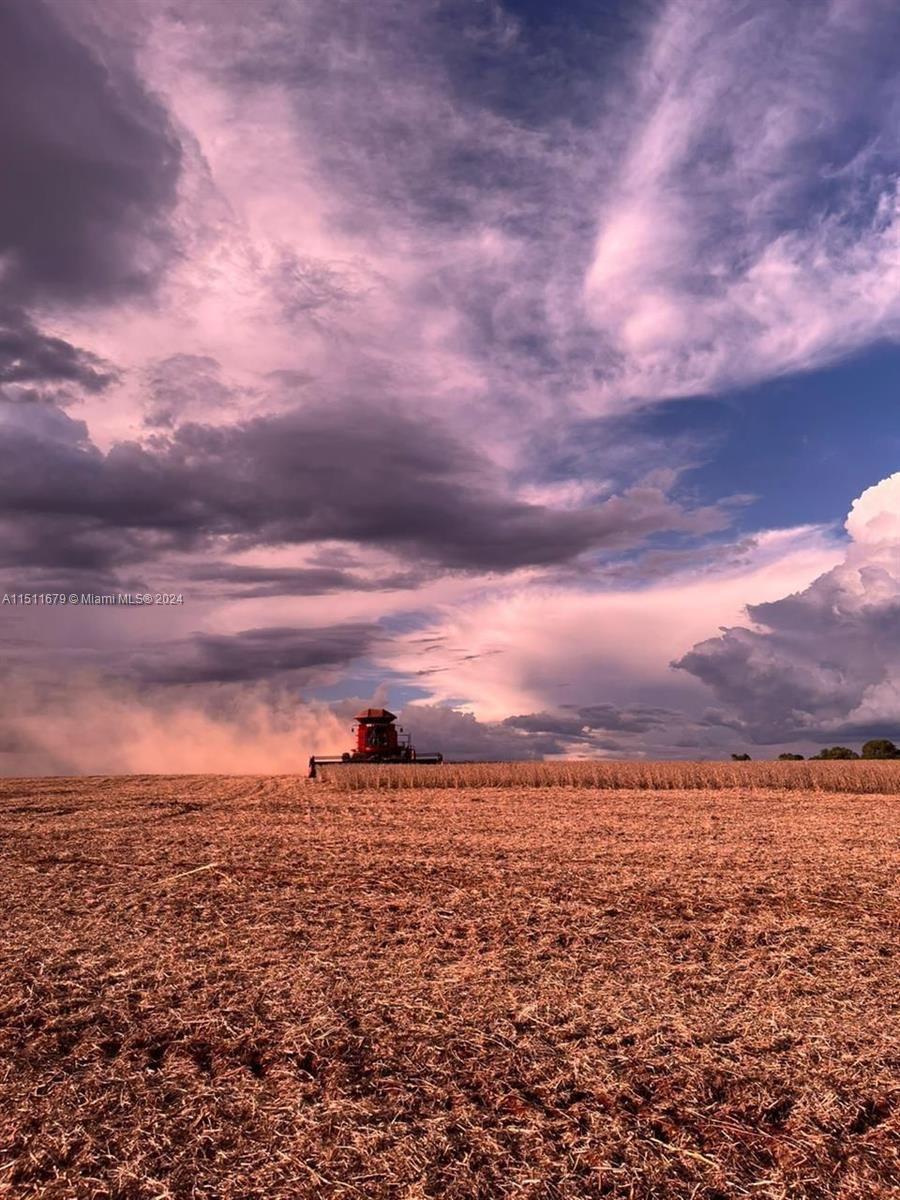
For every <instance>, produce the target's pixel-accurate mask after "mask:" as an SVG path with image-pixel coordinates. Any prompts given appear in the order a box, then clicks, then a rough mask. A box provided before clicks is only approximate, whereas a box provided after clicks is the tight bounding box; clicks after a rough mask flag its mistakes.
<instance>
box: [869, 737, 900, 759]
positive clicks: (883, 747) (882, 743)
mask: <svg viewBox="0 0 900 1200" xmlns="http://www.w3.org/2000/svg"><path fill="white" fill-rule="evenodd" d="M862 756H863V758H900V750H898V749H897V747H896V746H895V745H894V743H893V742H891V741H888V739H887V738H872V739H871V740H870V741H868V742H866V744H865V745H864V746H863V748H862Z"/></svg>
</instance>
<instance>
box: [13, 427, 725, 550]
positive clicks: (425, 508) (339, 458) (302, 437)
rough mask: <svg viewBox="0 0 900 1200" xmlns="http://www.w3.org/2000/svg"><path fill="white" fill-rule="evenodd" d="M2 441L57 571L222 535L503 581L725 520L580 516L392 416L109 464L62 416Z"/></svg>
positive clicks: (18, 492) (584, 512)
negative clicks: (363, 549)
mask: <svg viewBox="0 0 900 1200" xmlns="http://www.w3.org/2000/svg"><path fill="white" fill-rule="evenodd" d="M17 411H18V410H17ZM5 441H6V445H7V449H8V453H7V454H6V455H5V456H4V458H3V461H2V463H0V518H3V519H7V520H14V521H15V522H17V523H18V524H19V525H20V527H24V526H29V527H30V529H31V532H32V533H33V534H35V535H37V534H38V532H39V531H40V529H41V528H42V526H45V527H46V534H47V541H46V542H44V541H43V540H42V539H41V538H40V537H37V536H35V539H34V541H35V545H36V547H38V548H41V547H42V546H44V547H45V548H46V549H47V550H48V551H49V549H50V547H51V545H52V549H53V552H54V553H56V552H58V553H59V554H60V556H61V557H60V558H58V559H57V560H56V561H57V562H58V564H59V565H61V566H65V565H69V563H70V562H71V557H72V555H73V554H74V555H78V556H82V557H83V556H84V554H85V553H88V554H92V553H94V552H95V551H96V550H97V548H98V547H100V546H102V545H103V544H104V543H105V542H106V541H107V539H108V543H109V552H110V555H111V556H112V558H113V559H114V560H115V561H128V560H132V561H136V560H137V559H139V558H140V557H141V555H142V553H143V554H144V555H146V556H147V557H152V556H154V555H155V554H156V553H158V552H160V551H161V550H163V549H170V550H189V549H194V548H202V547H203V546H207V545H210V544H213V543H215V542H216V541H217V540H219V541H224V542H225V543H226V544H227V545H228V546H231V547H233V548H246V547H250V546H253V545H258V544H267V545H283V544H294V545H297V544H303V543H309V542H314V541H324V540H338V541H349V542H355V543H360V544H362V545H365V546H374V547H379V548H382V549H388V550H393V551H397V552H400V553H403V554H406V555H408V556H412V557H414V558H416V559H417V560H423V559H424V560H425V561H427V562H430V563H436V564H440V565H441V566H442V567H444V568H447V569H461V570H497V571H508V570H513V569H515V568H517V567H521V566H528V565H534V566H540V565H551V564H559V563H563V562H566V561H568V560H571V559H573V558H575V557H577V556H578V555H580V554H583V553H585V552H586V551H588V550H600V549H615V548H621V547H627V546H629V545H634V544H636V543H637V542H639V541H640V540H642V539H643V538H645V537H647V536H649V535H652V534H654V533H658V532H661V531H680V532H686V533H705V532H710V531H712V530H715V529H717V528H720V527H721V525H722V524H723V523H724V518H723V516H722V513H721V512H720V511H719V510H718V509H715V508H701V509H696V510H693V511H689V510H685V509H684V508H682V507H681V506H679V505H678V504H677V503H675V502H674V501H672V500H671V499H669V498H668V497H667V496H666V495H665V494H664V493H663V492H662V491H661V490H659V489H656V488H647V487H644V488H638V487H635V488H631V489H629V490H628V491H626V492H624V493H623V494H622V495H621V496H617V497H612V498H610V499H608V500H605V501H604V502H602V503H600V504H596V505H593V506H590V507H586V508H583V509H580V510H554V509H551V508H548V507H545V506H543V505H538V504H526V503H523V502H521V501H518V500H516V499H514V498H511V497H509V496H508V495H507V494H506V492H505V490H504V488H503V485H502V481H501V479H500V478H499V476H498V475H497V473H496V471H495V470H494V468H493V467H492V466H491V465H490V464H489V463H488V462H487V461H486V460H484V459H482V458H481V457H480V456H479V455H478V454H477V453H476V452H475V451H473V450H472V449H471V448H469V447H467V446H465V445H464V444H463V443H461V442H460V441H459V440H457V438H456V437H455V436H453V435H452V434H451V433H450V432H449V431H447V430H446V429H444V428H442V427H440V426H438V425H437V424H436V423H435V422H433V421H432V422H426V421H420V420H417V419H416V418H415V417H413V416H411V415H409V414H408V413H406V412H402V411H400V410H398V409H395V408H391V407H380V408H378V407H373V406H370V405H338V404H332V405H331V406H329V407H328V408H317V409H303V410H295V411H293V412H289V413H282V414H277V415H273V416H267V417H259V418H255V419H253V420H250V421H247V422H244V423H241V424H235V425H230V426H215V427H214V426H207V425H199V424H186V425H182V426H180V427H179V428H178V429H177V430H176V431H175V432H174V433H173V434H172V435H171V436H170V437H167V438H166V437H159V438H157V439H156V441H155V442H154V443H153V444H152V445H149V446H140V445H138V444H136V443H120V444H117V445H115V446H114V447H113V448H112V449H111V450H110V451H109V453H108V454H105V455H104V454H101V453H100V452H99V451H98V450H97V449H96V448H95V447H94V446H92V445H91V444H90V442H89V441H88V440H87V437H86V432H85V429H84V427H83V426H82V425H80V424H79V423H78V422H73V421H68V419H67V418H66V417H65V416H64V415H63V414H57V416H56V417H55V418H54V419H53V421H45V422H44V423H43V425H42V426H38V425H36V424H35V423H34V422H32V423H31V424H29V423H28V422H27V421H25V420H23V419H22V418H21V417H19V418H18V419H13V420H11V421H10V420H7V425H6V430H5ZM67 546H68V550H67V549H66V547H67ZM41 553H42V554H43V550H42V551H41ZM43 561H50V560H49V559H47V558H46V557H44V558H43Z"/></svg>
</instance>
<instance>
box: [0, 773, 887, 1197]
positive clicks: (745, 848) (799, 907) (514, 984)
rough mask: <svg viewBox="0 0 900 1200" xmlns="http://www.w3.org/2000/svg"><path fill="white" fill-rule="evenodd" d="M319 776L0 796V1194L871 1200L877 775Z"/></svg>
mask: <svg viewBox="0 0 900 1200" xmlns="http://www.w3.org/2000/svg"><path fill="white" fill-rule="evenodd" d="M618 765H619V766H621V764H618ZM762 765H763V764H759V766H762ZM784 765H785V766H787V767H794V766H796V765H797V764H784ZM799 765H801V766H804V764H799ZM884 765H886V766H889V767H890V766H891V764H884ZM752 766H753V767H754V768H755V767H756V766H757V764H752ZM818 766H821V767H822V768H830V767H838V768H840V769H842V770H850V769H853V768H860V767H862V768H864V770H866V771H871V769H872V768H873V767H875V766H878V767H879V768H880V767H881V766H882V764H860V763H847V764H828V763H824V764H819V765H817V767H818ZM729 769H730V768H729ZM894 770H895V772H896V764H895V765H894ZM338 777H339V773H338V772H335V773H334V780H333V782H329V779H330V778H331V777H328V778H326V780H325V781H324V782H320V783H317V784H314V783H308V782H307V781H306V780H303V779H296V778H293V777H277V778H267V779H259V778H247V779H240V778H212V777H193V778H192V777H179V778H162V777H140V778H138V777H131V778H126V779H81V780H64V779H48V780H30V781H29V780H6V781H2V782H0V831H2V842H0V854H2V864H0V866H2V872H3V880H4V892H5V904H4V907H3V913H2V921H3V929H2V939H0V955H2V965H0V1194H2V1195H5V1196H11V1197H41V1198H42V1200H43V1198H46V1200H68V1198H81V1197H96V1198H98V1200H99V1198H101V1197H103V1198H106V1197H113V1198H116V1200H125V1198H127V1200H151V1198H152V1200H162V1198H165V1197H177V1198H179V1200H180V1198H182V1197H184V1198H188V1197H209V1198H215V1200H252V1198H255V1197H260V1198H262V1197H265V1198H266V1200H295V1198H299V1200H304V1198H306V1197H359V1196H363V1197H375V1198H380V1197H385V1198H387V1197H390V1198H398V1200H399V1198H401V1197H403V1198H409V1200H414V1198H421V1197H448V1198H452V1200H470V1198H477V1200H482V1198H483V1200H493V1198H495V1197H499V1198H505V1197H534V1198H538V1197H540V1198H547V1200H551V1198H562V1197H600V1196H612V1197H623V1198H624V1197H631V1198H634V1200H642V1198H649V1197H654V1198H660V1200H666V1198H669V1197H672V1198H673V1200H681V1198H684V1200H688V1198H689V1197H692V1198H697V1200H701V1198H702V1200H726V1198H727V1200H730V1198H731V1197H742V1196H751V1197H766V1198H771V1200H776V1198H778V1200H788V1198H790V1200H797V1198H810V1200H824V1198H826V1197H835V1198H840V1200H859V1198H863V1197H866V1198H869V1197H872V1198H874V1197H891V1196H900V1037H898V1034H900V1023H898V1017H900V1000H898V989H897V966H898V961H900V936H898V934H900V883H898V864H900V853H898V852H900V823H898V816H900V800H898V798H897V797H896V795H894V794H891V795H888V794H881V795H879V794H862V788H861V787H859V788H858V789H857V790H856V791H850V792H846V793H841V792H836V791H832V790H825V789H826V788H827V787H828V782H827V780H829V779H830V780H832V781H833V779H834V776H826V775H822V776H821V787H820V788H819V790H817V791H806V790H803V788H802V787H801V788H796V789H794V790H791V789H787V790H778V791H775V790H765V789H764V788H763V786H762V783H761V780H760V778H759V776H758V775H757V776H756V777H755V778H753V779H752V780H751V778H750V777H748V776H746V775H745V776H744V778H745V780H747V784H746V786H736V787H731V788H729V789H722V790H713V789H710V788H709V786H708V785H707V787H706V788H705V789H704V788H698V787H697V785H685V789H686V788H687V787H688V786H691V788H692V790H674V789H673V788H671V787H670V789H669V790H652V789H651V790H611V789H610V787H609V785H608V784H607V785H605V787H604V785H600V786H599V788H598V787H597V786H595V787H594V789H593V790H591V789H588V788H584V787H582V788H578V787H575V786H559V785H558V786H555V787H554V786H541V787H534V786H523V785H522V781H520V785H519V786H510V787H505V788H495V787H494V786H492V785H491V784H490V783H489V782H485V781H484V780H483V781H482V783H481V784H480V785H479V786H469V787H458V786H454V787H449V788H447V787H434V788H432V789H430V790H415V791H408V790H407V791H402V792H399V793H398V792H396V791H392V790H377V791H368V792H361V791H343V790H339V787H341V786H342V785H341V784H340V783H339V778H338ZM428 778H429V779H430V780H433V781H436V776H435V774H433V773H430V774H429V776H428ZM796 778H799V776H796ZM803 778H806V776H803ZM865 778H866V779H871V778H872V776H870V775H866V776H865ZM883 778H884V779H885V781H886V782H885V785H884V787H885V792H887V791H890V792H892V793H896V791H897V787H896V773H895V774H894V775H893V776H891V777H890V778H889V776H888V775H887V774H884V775H883ZM343 779H344V781H346V779H347V776H344V777H343ZM750 782H752V783H753V786H750ZM857 782H858V783H859V782H860V778H859V776H857ZM889 783H890V784H891V786H888V784H889Z"/></svg>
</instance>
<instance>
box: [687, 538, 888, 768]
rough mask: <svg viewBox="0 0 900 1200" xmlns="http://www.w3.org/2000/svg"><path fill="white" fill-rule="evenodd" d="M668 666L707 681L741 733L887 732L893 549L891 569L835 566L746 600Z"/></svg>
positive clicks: (774, 737) (772, 737)
mask: <svg viewBox="0 0 900 1200" xmlns="http://www.w3.org/2000/svg"><path fill="white" fill-rule="evenodd" d="M747 614H748V616H749V618H750V620H751V621H752V622H753V623H754V628H752V629H748V628H742V627H732V628H727V629H723V630H722V633H721V636H719V637H715V638H709V639H708V640H706V641H704V642H700V643H698V644H697V645H696V646H694V647H693V649H692V650H690V651H689V652H688V653H687V654H685V655H684V656H683V657H682V658H681V659H679V660H678V661H677V662H676V663H674V664H673V665H674V666H675V667H678V668H680V669H682V670H685V671H688V672H690V673H691V674H692V675H695V676H696V677H697V678H698V679H701V680H702V681H703V682H704V683H706V684H708V685H709V686H710V687H711V688H712V689H713V691H714V692H715V695H716V697H717V699H718V700H719V701H720V702H722V703H723V704H725V705H726V706H727V707H728V709H729V710H730V712H731V713H732V714H734V716H736V718H737V719H738V720H739V721H740V723H741V727H742V728H743V729H744V730H745V731H746V733H747V736H748V737H752V739H753V740H754V741H756V742H759V743H763V744H768V743H775V742H783V741H787V740H789V739H792V738H800V737H802V738H805V739H809V738H817V739H818V738H825V737H877V736H892V735H893V734H896V733H897V732H898V729H900V551H896V550H895V551H894V557H893V570H891V569H888V567H886V566H884V565H880V564H877V563H870V564H867V565H862V566H861V567H859V568H858V569H854V570H848V569H847V568H846V567H841V568H836V569H835V570H833V571H829V572H828V573H827V574H825V575H822V576H820V577H819V578H818V579H817V580H815V581H814V583H812V584H811V585H810V586H809V587H808V588H807V589H805V590H804V591H802V592H798V593H796V594H795V595H792V596H787V597H785V598H784V599H783V600H776V601H773V602H770V603H766V604H754V605H748V606H747Z"/></svg>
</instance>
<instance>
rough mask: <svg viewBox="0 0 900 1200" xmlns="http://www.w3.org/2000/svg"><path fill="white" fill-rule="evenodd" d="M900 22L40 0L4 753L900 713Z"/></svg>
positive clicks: (3, 401)
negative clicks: (25, 596) (167, 600)
mask: <svg viewBox="0 0 900 1200" xmlns="http://www.w3.org/2000/svg"><path fill="white" fill-rule="evenodd" d="M251 9H252V20H251V19H248V12H250V10H251ZM898 33H900V15H898V12H897V10H896V5H894V4H892V3H889V2H888V0H852V2H850V0H803V2H801V3H794V2H790V3H789V2H788V0H754V2H753V3H750V2H749V0H655V2H653V3H637V4H623V3H615V4H613V3H610V4H602V3H601V4H589V3H587V2H583V0H571V2H570V3H561V4H553V5H549V4H537V3H526V2H524V0H446V2H441V3H437V4H434V5H406V6H404V5H399V6H398V5H396V4H395V3H393V0H371V3H368V4H365V5H359V4H357V3H354V2H352V0H302V2H301V0H261V2H260V3H255V2H254V3H253V4H252V5H251V4H249V2H248V3H247V4H243V3H229V4H222V3H221V0H173V3H171V4H168V5H166V6H164V7H163V8H161V7H160V6H159V5H158V4H156V3H153V2H152V0H132V2H131V3H129V4H128V5H122V4H121V3H117V2H116V0H9V3H7V4H6V5H4V6H3V10H2V12H0V56H3V59H4V61H3V62H2V63H0V68H2V69H0V90H2V91H3V96H2V101H3V105H4V113H5V114H6V119H5V123H4V124H3V125H2V128H0V149H2V150H3V153H4V155H5V157H6V160H7V161H8V162H9V163H10V164H11V168H10V169H11V172H12V173H13V175H14V177H15V180H16V185H15V187H14V188H12V189H7V191H6V192H5V193H4V197H3V199H2V200H0V255H2V257H0V263H2V272H3V283H4V302H3V307H2V310H0V436H2V437H3V448H4V454H3V456H2V469H0V555H2V563H0V567H2V572H3V574H4V578H5V580H6V583H5V587H6V589H7V590H8V591H10V592H13V591H14V592H21V591H23V590H29V591H33V592H35V593H38V592H41V593H43V592H49V591H52V592H61V593H64V594H66V595H69V594H72V593H80V592H81V591H90V592H110V593H111V592H117V591H139V592H152V593H157V592H159V593H172V594H177V595H180V596H182V597H183V603H181V604H179V605H177V606H169V607H167V608H162V607H159V608H156V607H151V608H150V609H149V610H146V611H143V612H142V613H140V614H139V615H135V613H134V612H131V611H129V612H112V613H110V612H104V613H103V614H99V613H92V612H89V611H87V610H84V611H79V610H78V607H77V606H75V607H74V608H72V607H66V608H64V609H63V608H57V609H55V610H54V611H53V612H50V611H49V610H40V609H39V608H38V607H35V608H33V609H29V610H28V611H24V610H16V611H12V609H11V608H10V609H9V610H2V611H4V618H3V619H4V621H5V627H4V629H3V631H2V636H3V637H4V648H5V660H6V664H7V665H6V671H7V676H8V679H7V688H6V694H7V695H9V696H13V695H14V696H15V697H16V702H15V704H13V705H11V706H10V707H9V710H8V711H0V755H3V756H4V757H3V758H2V761H0V770H5V771H6V772H7V773H15V772H30V771H43V770H65V771H81V770H91V771H94V770H96V771H100V770H107V769H134V770H144V769H155V767H154V764H155V763H157V762H158V761H159V759H160V756H161V755H162V756H163V757H164V758H165V760H166V761H168V762H170V763H172V764H173V766H174V765H175V764H180V765H181V766H183V767H184V769H198V770H200V769H207V768H211V767H219V766H226V767H227V768H229V769H231V768H233V769H236V770H243V769H248V770H249V769H257V768H259V769H267V768H268V767H269V766H271V765H272V764H273V762H276V763H278V764H281V765H282V767H283V769H291V768H292V767H293V766H295V765H296V763H297V762H301V763H302V761H303V760H304V758H305V756H306V755H307V754H308V753H309V751H310V750H313V749H315V750H319V751H332V750H335V749H340V748H341V746H342V745H343V743H344V741H345V740H346V716H347V713H348V712H349V710H350V709H351V708H352V707H353V705H354V704H356V703H368V702H371V701H372V700H373V699H376V698H377V699H379V700H380V701H383V702H385V703H388V704H389V705H390V706H392V707H398V708H400V707H402V708H403V709H404V719H405V721H406V723H407V725H408V726H409V727H410V728H411V729H413V730H414V731H415V729H416V728H421V729H422V730H423V731H424V734H425V735H427V738H428V741H429V743H430V744H431V746H432V748H435V749H440V748H443V749H445V750H446V751H447V752H448V753H449V754H453V755H456V756H461V757H478V756H479V755H481V756H485V755H486V756H488V757H491V758H497V757H511V758H517V757H528V756H540V755H544V754H563V755H567V754H568V755H577V756H583V755H622V756H626V757H632V756H644V757H648V756H649V757H700V758H716V757H727V756H728V755H729V754H730V753H731V752H733V751H736V750H748V749H749V750H750V751H751V752H752V753H754V754H755V755H771V754H775V753H777V752H779V750H785V749H791V750H799V751H801V752H803V753H808V752H810V751H811V750H814V749H816V748H818V746H819V745H820V744H821V743H822V742H823V741H827V740H829V739H835V738H847V739H851V740H853V739H855V740H856V741H860V740H862V739H864V738H865V736H866V735H867V733H872V732H873V731H878V732H879V735H880V733H881V732H882V731H883V730H885V729H889V730H890V729H894V728H895V727H897V725H898V722H900V659H898V654H900V649H898V647H900V562H898V555H900V550H898V543H900V533H898V521H900V516H898V507H900V499H898V490H900V474H898V471H900V416H898V403H897V397H898V394H900V393H898V386H897V385H898V381H900V265H898V264H900V135H898V130H900V75H898V72H897V67H896V62H895V58H896V55H895V53H894V48H895V46H896V44H897V35H898ZM111 697H114V702H113V700H112V699H111ZM51 707H52V712H53V714H54V717H53V720H50V721H48V720H46V719H44V718H45V716H46V714H47V712H48V710H49V709H50V708H51ZM95 713H97V714H99V716H97V717H95V716H94V715H93V714H95ZM148 730H149V731H151V732H150V733H147V732H146V731H148ZM897 735H898V738H900V728H898V729H897ZM335 743H336V744H335ZM2 747H5V749H2ZM223 756H224V757H223Z"/></svg>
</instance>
